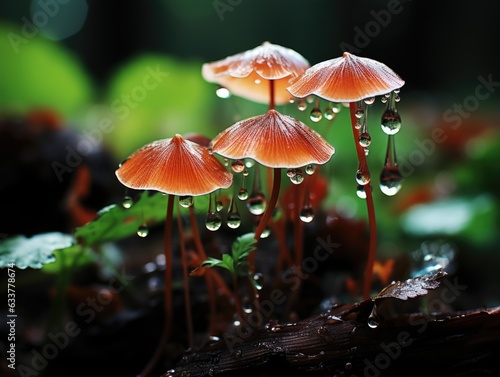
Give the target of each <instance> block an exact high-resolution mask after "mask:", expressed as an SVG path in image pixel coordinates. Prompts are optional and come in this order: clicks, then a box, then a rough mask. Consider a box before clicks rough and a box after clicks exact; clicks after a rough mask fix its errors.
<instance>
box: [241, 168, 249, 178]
mask: <svg viewBox="0 0 500 377" xmlns="http://www.w3.org/2000/svg"><path fill="white" fill-rule="evenodd" d="M241 174H243V176H244V177H248V170H247V168H245V170H243V172H242V173H241Z"/></svg>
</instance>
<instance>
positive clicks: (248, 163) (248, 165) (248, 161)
mask: <svg viewBox="0 0 500 377" xmlns="http://www.w3.org/2000/svg"><path fill="white" fill-rule="evenodd" d="M254 165H255V160H252V159H251V158H247V159H245V167H246V168H247V169H250V168H251V167H253V166H254Z"/></svg>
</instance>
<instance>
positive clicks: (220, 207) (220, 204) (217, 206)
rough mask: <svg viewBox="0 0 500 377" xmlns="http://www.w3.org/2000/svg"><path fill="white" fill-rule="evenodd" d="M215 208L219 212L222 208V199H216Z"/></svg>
mask: <svg viewBox="0 0 500 377" xmlns="http://www.w3.org/2000/svg"><path fill="white" fill-rule="evenodd" d="M215 209H216V210H217V212H220V211H222V210H223V209H224V203H222V201H220V200H217V201H216V202H215Z"/></svg>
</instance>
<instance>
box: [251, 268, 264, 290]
mask: <svg viewBox="0 0 500 377" xmlns="http://www.w3.org/2000/svg"><path fill="white" fill-rule="evenodd" d="M253 281H254V285H255V288H256V289H257V290H259V291H260V290H261V289H262V287H263V285H264V275H262V274H261V273H260V272H257V273H256V274H255V275H254V276H253Z"/></svg>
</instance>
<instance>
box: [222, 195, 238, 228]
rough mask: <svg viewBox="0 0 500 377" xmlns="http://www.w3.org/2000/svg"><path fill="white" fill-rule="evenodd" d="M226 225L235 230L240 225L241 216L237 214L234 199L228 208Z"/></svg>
mask: <svg viewBox="0 0 500 377" xmlns="http://www.w3.org/2000/svg"><path fill="white" fill-rule="evenodd" d="M226 224H227V226H228V227H229V228H231V229H236V228H238V227H239V226H240V225H241V216H240V213H239V212H238V207H237V206H236V200H235V199H234V197H233V198H232V199H231V205H230V206H229V212H228V214H227V219H226Z"/></svg>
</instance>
